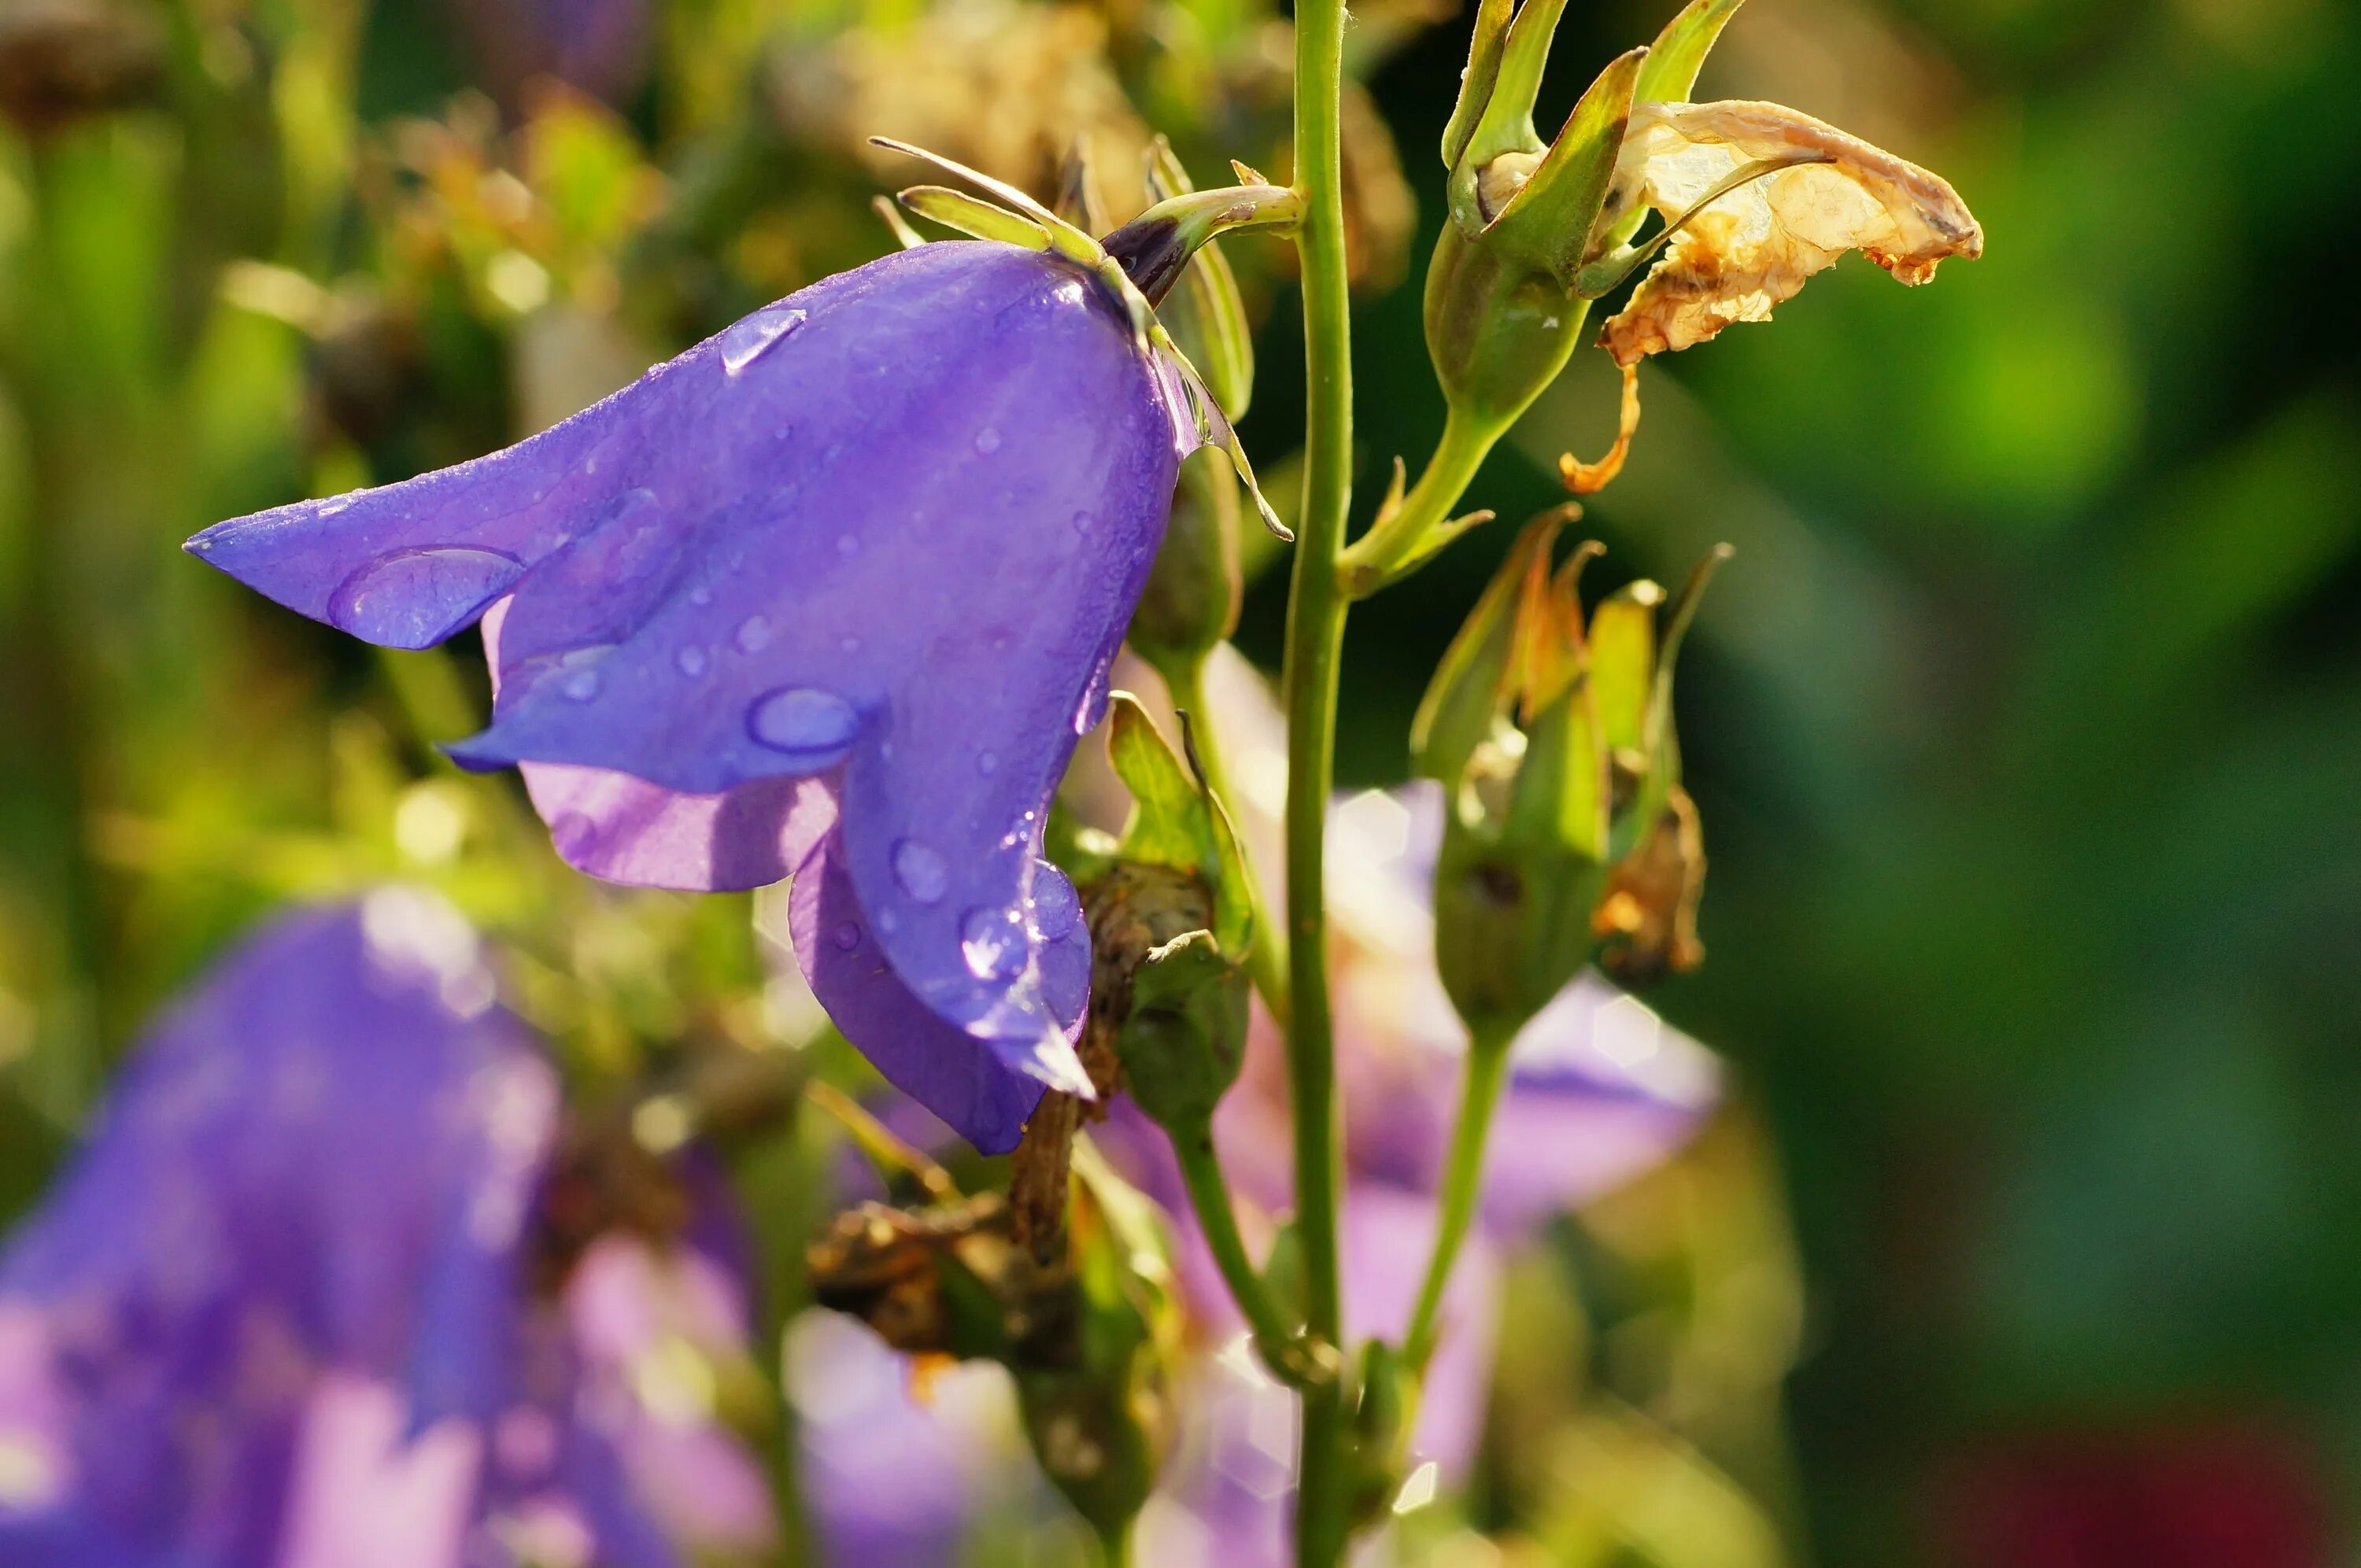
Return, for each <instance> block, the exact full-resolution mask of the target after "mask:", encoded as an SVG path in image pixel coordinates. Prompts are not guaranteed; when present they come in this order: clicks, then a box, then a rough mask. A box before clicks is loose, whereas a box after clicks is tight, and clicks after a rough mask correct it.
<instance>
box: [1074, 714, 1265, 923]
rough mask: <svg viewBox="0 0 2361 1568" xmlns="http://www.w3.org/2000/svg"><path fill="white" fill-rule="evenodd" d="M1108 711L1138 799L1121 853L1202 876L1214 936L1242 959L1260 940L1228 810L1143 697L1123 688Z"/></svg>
mask: <svg viewBox="0 0 2361 1568" xmlns="http://www.w3.org/2000/svg"><path fill="white" fill-rule="evenodd" d="M1108 710H1109V712H1108V725H1107V760H1108V762H1111V763H1112V764H1113V765H1114V767H1115V776H1116V777H1117V778H1120V779H1121V780H1122V781H1123V783H1124V786H1125V787H1126V789H1128V790H1130V791H1131V799H1132V809H1131V819H1130V821H1129V822H1128V823H1126V825H1125V828H1124V831H1123V837H1122V838H1121V839H1119V840H1117V842H1116V846H1115V855H1116V858H1117V859H1119V860H1125V861H1133V862H1135V863H1137V864H1141V865H1152V866H1169V867H1171V868H1173V869H1174V870H1177V871H1187V872H1195V873H1197V875H1199V876H1200V877H1202V878H1203V879H1204V881H1205V883H1207V885H1208V888H1209V890H1210V891H1211V892H1212V894H1213V936H1214V938H1215V939H1216V940H1217V941H1219V942H1220V944H1221V948H1222V951H1223V952H1224V953H1228V954H1232V955H1235V956H1236V957H1237V958H1239V959H1244V957H1245V955H1246V951H1247V948H1248V947H1249V945H1250V944H1251V942H1252V940H1253V938H1254V899H1253V895H1252V894H1251V892H1250V891H1249V887H1248V883H1247V882H1246V855H1245V852H1244V851H1243V850H1240V848H1239V847H1238V839H1237V833H1236V831H1235V829H1234V828H1232V827H1231V825H1230V818H1229V814H1228V813H1227V812H1225V811H1224V810H1223V809H1222V803H1221V802H1220V801H1219V800H1216V799H1215V798H1214V797H1213V792H1212V791H1210V790H1208V789H1206V788H1205V787H1204V785H1203V784H1202V783H1200V782H1199V779H1198V775H1197V773H1196V771H1195V769H1193V768H1192V767H1191V766H1189V765H1188V764H1186V763H1184V762H1182V761H1181V760H1180V756H1179V755H1178V754H1176V753H1175V752H1174V751H1173V750H1172V748H1171V746H1170V744H1169V743H1168V742H1167V741H1166V740H1165V739H1164V736H1163V734H1162V733H1161V732H1160V731H1159V730H1158V729H1157V728H1156V721H1155V720H1154V719H1152V718H1149V717H1148V710H1147V709H1146V708H1144V707H1141V706H1140V705H1139V700H1138V698H1137V697H1135V696H1132V695H1131V694H1130V693H1129V692H1116V693H1115V694H1114V696H1112V697H1111V698H1110V699H1109V701H1108Z"/></svg>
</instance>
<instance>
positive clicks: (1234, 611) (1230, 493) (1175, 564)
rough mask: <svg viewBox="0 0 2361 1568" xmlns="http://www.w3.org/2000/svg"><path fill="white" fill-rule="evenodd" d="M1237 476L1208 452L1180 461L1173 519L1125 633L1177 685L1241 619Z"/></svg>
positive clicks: (1138, 650)
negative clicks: (1239, 614)
mask: <svg viewBox="0 0 2361 1568" xmlns="http://www.w3.org/2000/svg"><path fill="white" fill-rule="evenodd" d="M1242 591H1243V579H1242V578H1241V576H1240V575H1239V570H1238V481H1237V477H1236V475H1235V473H1234V472H1232V470H1231V468H1230V466H1229V464H1228V462H1227V460H1226V459H1225V458H1224V457H1222V456H1221V455H1218V454H1215V453H1213V452H1207V451H1200V452H1196V453H1193V454H1191V455H1190V457H1189V458H1188V459H1187V460H1186V461H1185V462H1183V463H1182V464H1181V465H1180V488H1179V489H1178V490H1177V491H1175V492H1174V494H1173V498H1172V521H1170V522H1169V523H1167V524H1165V527H1164V543H1162V544H1161V545H1159V547H1158V549H1157V552H1156V565H1154V566H1153V567H1152V568H1150V569H1149V571H1148V587H1147V588H1146V590H1145V591H1144V592H1142V593H1141V594H1140V596H1139V607H1138V608H1137V609H1135V610H1133V611H1132V613H1131V629H1130V630H1129V631H1128V632H1126V634H1125V640H1126V641H1128V642H1129V643H1130V644H1131V646H1132V648H1133V650H1134V651H1135V652H1137V653H1138V654H1139V656H1140V657H1141V658H1143V659H1145V660H1147V661H1148V663H1150V664H1152V665H1154V666H1155V668H1156V672H1157V674H1160V675H1162V676H1163V677H1164V678H1165V679H1166V680H1167V681H1169V682H1171V683H1172V684H1173V685H1175V686H1176V687H1177V686H1181V685H1185V684H1186V683H1185V679H1184V677H1185V675H1186V674H1187V672H1188V671H1190V670H1191V669H1192V668H1194V667H1195V666H1196V665H1197V664H1199V663H1202V661H1203V660H1204V658H1205V656H1206V655H1207V654H1208V653H1211V652H1213V649H1214V647H1215V646H1216V645H1217V644H1218V643H1220V642H1221V641H1223V640H1224V638H1226V637H1228V636H1229V634H1230V633H1231V631H1232V630H1235V628H1236V626H1237V623H1238V599H1239V597H1240V594H1241V592H1242Z"/></svg>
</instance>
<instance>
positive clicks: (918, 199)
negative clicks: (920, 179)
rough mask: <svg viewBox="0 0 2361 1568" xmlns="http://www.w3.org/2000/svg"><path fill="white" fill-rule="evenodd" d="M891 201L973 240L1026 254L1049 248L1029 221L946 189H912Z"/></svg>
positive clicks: (1044, 233)
mask: <svg viewBox="0 0 2361 1568" xmlns="http://www.w3.org/2000/svg"><path fill="white" fill-rule="evenodd" d="M895 199H896V200H897V201H899V202H900V203H902V205H903V206H905V207H907V208H908V209H909V210H910V211H911V212H912V213H913V214H916V215H917V216H919V217H922V218H925V219H928V221H930V222H933V223H938V224H940V225H943V226H944V227H945V228H948V229H957V230H958V231H959V232H960V233H961V234H964V235H972V236H974V237H975V238H977V239H996V240H1000V241H1002V242H1004V243H1005V244H1008V245H1016V246H1022V247H1025V248H1026V249H1027V250H1047V249H1049V231H1048V230H1047V229H1045V228H1043V227H1042V226H1041V225H1039V224H1037V223H1035V222H1034V221H1033V220H1032V219H1030V218H1028V217H1026V216H1024V215H1022V214H1017V213H1012V212H1010V211H1009V210H1008V209H1007V208H1005V207H1001V206H995V205H994V204H993V203H990V202H986V201H982V200H979V199H978V198H976V197H973V196H971V195H969V194H968V193H967V192H964V191H954V190H952V189H951V188H950V187H949V186H948V185H913V186H911V187H910V188H909V189H908V190H906V191H903V192H897V193H896V196H895Z"/></svg>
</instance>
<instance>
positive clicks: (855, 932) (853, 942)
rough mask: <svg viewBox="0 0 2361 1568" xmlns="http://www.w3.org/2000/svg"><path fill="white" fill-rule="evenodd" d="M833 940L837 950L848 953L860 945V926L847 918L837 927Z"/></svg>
mask: <svg viewBox="0 0 2361 1568" xmlns="http://www.w3.org/2000/svg"><path fill="white" fill-rule="evenodd" d="M835 940H836V950H837V951H838V952H840V953H849V952H851V951H852V949H853V948H857V947H859V946H861V927H858V926H856V925H854V924H853V923H852V922H851V921H850V920H847V921H845V922H844V923H843V924H841V925H840V926H838V927H837V928H836V934H835Z"/></svg>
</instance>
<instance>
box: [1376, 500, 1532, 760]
mask: <svg viewBox="0 0 2361 1568" xmlns="http://www.w3.org/2000/svg"><path fill="white" fill-rule="evenodd" d="M1565 523H1566V511H1565V508H1563V507H1560V508H1557V509H1555V510H1551V511H1549V512H1546V513H1544V514H1543V516H1541V517H1538V518H1535V519H1534V520H1533V521H1532V522H1530V523H1528V524H1526V526H1525V531H1524V532H1522V533H1521V534H1519V535H1518V536H1517V542H1516V543H1514V544H1512V545H1510V547H1509V555H1508V559H1506V560H1505V561H1502V562H1501V563H1500V569H1499V571H1498V572H1496V573H1494V574H1493V576H1492V580H1491V582H1490V583H1488V584H1487V585H1486V586H1485V588H1484V592H1483V596H1482V597H1481V598H1478V599H1477V601H1476V608H1475V609H1473V610H1471V611H1469V612H1468V616H1467V620H1466V622H1465V623H1464V624H1463V625H1462V626H1461V627H1460V628H1459V634H1458V635H1457V636H1455V637H1454V638H1453V639H1452V640H1451V646H1450V647H1448V648H1446V649H1444V652H1443V661H1442V663H1438V664H1437V665H1436V666H1435V667H1434V678H1433V680H1432V681H1430V682H1428V683H1427V687H1426V696H1424V697H1423V698H1422V699H1421V700H1420V702H1419V705H1418V714H1417V717H1416V718H1412V719H1411V727H1410V752H1411V772H1412V773H1416V774H1418V775H1419V776H1420V777H1422V778H1430V779H1440V780H1442V781H1443V782H1444V784H1456V783H1457V782H1458V779H1459V776H1460V774H1461V773H1464V772H1466V767H1467V762H1468V759H1469V758H1471V757H1473V756H1474V755H1475V754H1476V748H1477V747H1478V746H1480V745H1482V744H1483V743H1484V742H1485V741H1486V740H1488V739H1489V738H1490V737H1491V734H1492V730H1493V728H1494V726H1495V725H1497V724H1498V723H1499V719H1500V715H1501V713H1502V711H1503V709H1504V708H1505V707H1506V706H1507V703H1508V693H1509V665H1510V661H1511V660H1513V659H1514V658H1515V656H1516V651H1517V609H1518V606H1519V604H1520V603H1521V598H1522V596H1523V595H1524V593H1525V589H1526V580H1527V578H1528V577H1529V576H1532V573H1533V572H1534V571H1535V570H1537V569H1538V570H1541V571H1544V572H1546V571H1547V570H1548V569H1549V558H1550V551H1551V549H1552V547H1553V546H1554V545H1555V544H1556V543H1557V536H1558V532H1559V531H1560V530H1562V529H1563V528H1565Z"/></svg>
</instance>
